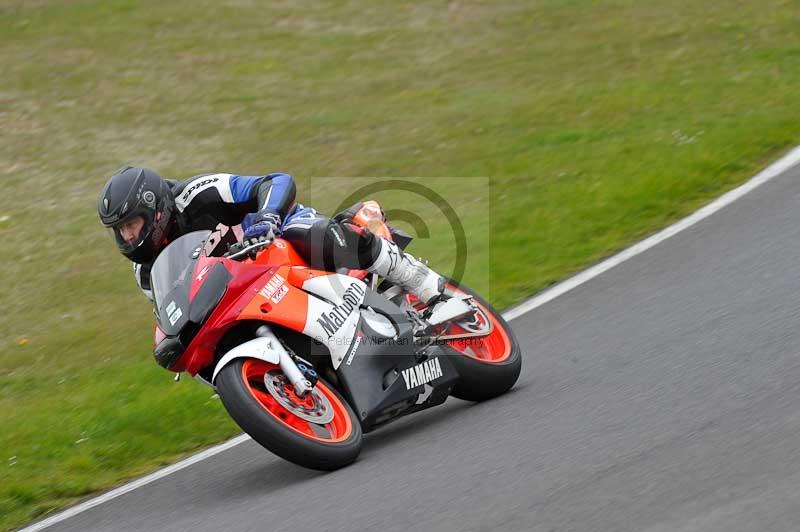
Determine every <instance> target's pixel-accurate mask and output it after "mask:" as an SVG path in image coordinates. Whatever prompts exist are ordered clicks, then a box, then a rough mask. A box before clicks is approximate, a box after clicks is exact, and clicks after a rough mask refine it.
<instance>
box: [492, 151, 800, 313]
mask: <svg viewBox="0 0 800 532" xmlns="http://www.w3.org/2000/svg"><path fill="white" fill-rule="evenodd" d="M798 162H800V146H797V147H796V148H794V149H793V150H792V151H790V152H789V153H787V154H786V155H784V156H783V157H781V158H780V159H778V161H776V162H775V163H773V164H771V165H769V166H768V167H767V168H765V169H764V170H762V171H761V172H759V173H758V174H757V175H756V176H755V177H753V178H752V179H750V180H749V181H748V182H746V183H745V184H743V185H741V186H739V187H737V188H735V189H733V190H731V191H730V192H727V193H725V194H723V195H722V196H720V197H719V198H717V199H716V200H714V201H712V202H711V203H709V204H708V205H706V206H705V207H703V208H702V209H700V210H697V211H695V212H694V213H692V214H690V215H689V216H687V217H686V218H684V219H682V220H679V221H678V222H676V223H674V224H673V225H670V226H669V227H667V228H666V229H663V230H661V231H659V232H658V233H656V234H654V235H652V236H650V237H648V238H646V239H644V240H642V241H641V242H639V243H638V244H634V245H633V246H631V247H629V248H627V249H625V250H624V251H621V252H619V253H617V254H616V255H614V256H612V257H609V258H607V259H606V260H604V261H603V262H600V263H599V264H595V265H594V266H592V267H591V268H589V269H587V270H584V271H582V272H581V273H579V274H577V275H575V276H574V277H570V278H569V279H567V280H566V281H563V282H561V283H558V284H557V285H555V286H553V287H552V288H548V289H547V290H545V291H544V292H542V293H541V294H539V295H537V296H534V297H532V298H531V299H528V300H527V301H525V302H523V303H521V304H519V305H518V306H516V307H513V308H511V309H509V310H507V311H506V312H504V313H503V317H504V318H505V319H506V321H511V320H513V319H514V318H518V317H520V316H522V315H523V314H526V313H528V312H530V311H531V310H533V309H535V308H536V307H540V306H542V305H544V304H545V303H547V302H548V301H552V300H554V299H555V298H557V297H558V296H560V295H563V294H565V293H567V292H569V291H570V290H572V289H573V288H576V287H578V286H580V285H582V284H583V283H585V282H587V281H589V280H590V279H594V278H595V277H597V276H598V275H600V274H601V273H604V272H606V271H608V270H610V269H611V268H613V267H614V266H617V265H618V264H621V263H623V262H625V261H626V260H628V259H630V258H632V257H635V256H636V255H639V254H640V253H644V252H645V251H647V250H648V249H650V248H652V247H653V246H655V245H657V244H660V243H661V242H663V241H665V240H666V239H668V238H669V237H671V236H675V235H677V234H678V233H680V232H681V231H683V230H685V229H688V228H689V227H691V226H693V225H694V224H696V223H697V222H699V221H701V220H704V219H705V218H708V217H709V216H711V215H712V214H714V213H715V212H717V211H719V210H720V209H722V208H724V207H726V206H728V205H730V204H731V203H733V202H734V201H736V200H737V199H739V198H741V197H742V196H744V195H745V194H747V193H748V192H751V191H752V190H754V189H756V188H757V187H759V186H761V185H763V184H764V183H766V182H767V181H769V180H770V179H772V178H773V177H776V176H778V175H780V174H782V173H783V172H785V171H786V170H788V169H790V168H791V167H793V166H794V165H796V164H797V163H798Z"/></svg>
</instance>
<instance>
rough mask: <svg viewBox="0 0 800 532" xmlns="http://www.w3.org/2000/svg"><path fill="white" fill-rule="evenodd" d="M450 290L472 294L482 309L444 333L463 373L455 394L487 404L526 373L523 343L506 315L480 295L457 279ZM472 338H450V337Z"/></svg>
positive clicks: (460, 372) (457, 367) (452, 360)
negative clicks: (521, 345) (523, 370)
mask: <svg viewBox="0 0 800 532" xmlns="http://www.w3.org/2000/svg"><path fill="white" fill-rule="evenodd" d="M446 290H447V291H449V292H453V293H456V294H468V295H471V296H472V297H473V298H474V301H475V303H476V304H477V306H478V312H476V314H475V317H474V319H471V320H464V321H457V322H453V323H450V324H448V325H447V329H446V330H445V331H440V334H442V338H443V339H445V342H446V345H447V347H449V348H450V349H449V351H450V352H451V353H453V354H454V355H455V356H453V357H451V359H450V360H451V362H452V363H453V365H454V366H455V367H456V369H457V370H458V373H459V376H460V377H459V380H458V384H456V386H455V387H453V390H452V392H451V395H452V396H453V397H457V398H459V399H464V400H466V401H485V400H487V399H491V398H493V397H497V396H498V395H501V394H504V393H505V392H507V391H508V390H509V389H511V387H512V386H514V383H516V382H517V379H518V378H519V374H520V371H521V370H522V352H521V350H520V346H519V341H518V340H517V338H516V336H515V335H514V331H513V330H511V326H509V325H508V323H507V322H506V320H504V319H503V316H502V315H501V314H500V313H499V312H497V310H495V309H494V307H492V305H490V304H489V303H488V302H487V301H485V300H484V299H483V298H482V297H480V296H479V295H478V294H476V293H475V292H473V291H472V290H470V289H469V288H467V287H466V286H464V285H462V284H459V283H457V282H456V281H453V280H448V281H447V289H446ZM465 334H466V335H470V336H469V337H467V338H454V339H447V338H448V337H449V336H460V335H461V336H463V335H465Z"/></svg>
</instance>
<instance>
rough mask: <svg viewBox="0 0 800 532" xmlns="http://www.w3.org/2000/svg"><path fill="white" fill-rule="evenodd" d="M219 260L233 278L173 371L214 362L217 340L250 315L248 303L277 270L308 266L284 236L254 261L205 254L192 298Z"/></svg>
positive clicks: (194, 369)
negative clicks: (246, 309) (246, 312)
mask: <svg viewBox="0 0 800 532" xmlns="http://www.w3.org/2000/svg"><path fill="white" fill-rule="evenodd" d="M218 262H222V263H223V265H224V266H225V268H226V269H227V270H228V272H229V273H230V274H231V276H232V279H231V280H230V282H229V283H228V288H227V290H226V292H225V295H224V296H223V298H222V300H221V301H220V302H219V304H218V305H217V307H216V308H215V309H214V311H213V312H212V313H211V316H209V318H208V320H207V321H206V323H205V324H204V325H203V327H202V329H201V330H200V331H199V332H198V333H197V334H196V335H195V337H194V339H193V340H192V341H191V343H190V344H189V345H188V346H187V348H186V350H185V351H184V353H183V355H182V356H181V358H180V359H179V360H178V361H177V362H176V363H175V365H174V366H173V367H172V368H170V369H172V370H173V371H186V372H188V373H190V374H191V375H196V374H197V373H198V372H200V371H202V370H203V369H204V368H206V367H208V366H209V365H211V364H213V362H214V354H215V350H216V347H217V344H218V343H219V341H220V340H221V339H222V338H223V337H224V336H225V334H226V333H227V332H228V331H229V330H230V329H231V328H232V327H234V326H235V325H236V324H237V323H238V321H239V320H240V319H250V318H251V317H249V316H242V312H243V311H244V309H245V307H247V305H248V303H250V302H251V301H252V300H253V299H254V298H256V297H257V295H258V292H259V290H261V288H262V287H263V286H264V285H265V284H266V283H267V282H268V281H269V279H270V278H271V277H272V276H273V274H274V273H275V271H277V269H278V268H279V267H286V266H297V267H301V268H304V267H305V266H306V264H305V262H304V261H303V259H302V258H300V256H299V255H298V254H297V252H296V251H295V250H294V249H293V248H292V247H291V245H289V244H288V242H286V241H284V240H282V239H276V240H275V242H274V243H273V244H272V245H271V246H270V247H269V248H267V249H266V250H264V251H263V252H261V253H259V255H258V257H257V258H256V260H254V261H253V260H244V261H241V262H236V261H232V260H228V259H224V258H219V257H203V258H201V259H199V260H198V261H197V265H196V266H195V271H194V273H193V275H194V278H193V279H192V287H191V290H190V295H189V298H190V301H192V300H194V297H195V295H196V294H197V292H198V291H199V289H200V287H201V286H202V284H203V282H204V281H205V280H206V278H207V277H208V274H209V272H210V271H211V269H212V268H213V267H214V266H215V265H216V263H218ZM259 319H262V320H265V321H268V320H266V319H265V318H264V317H262V316H259Z"/></svg>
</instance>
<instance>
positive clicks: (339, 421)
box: [242, 358, 353, 443]
mask: <svg viewBox="0 0 800 532" xmlns="http://www.w3.org/2000/svg"><path fill="white" fill-rule="evenodd" d="M275 371H280V368H279V367H278V366H277V365H276V364H270V363H269V362H264V361H263V360H257V359H252V358H249V359H247V360H245V362H244V365H243V366H242V378H243V380H244V383H245V386H246V387H247V390H248V391H249V392H250V395H251V396H252V397H253V398H254V399H255V400H256V401H257V402H258V404H259V405H260V406H261V407H262V408H263V409H264V410H265V411H266V412H267V413H268V414H269V415H271V416H272V417H273V418H275V419H276V420H277V421H279V422H280V423H282V424H283V425H285V426H286V427H287V428H289V429H291V430H293V431H294V432H296V433H298V434H300V435H301V436H303V437H305V438H309V439H311V440H316V441H320V442H323V443H338V442H342V441H345V440H346V439H347V438H349V437H350V435H351V434H352V432H353V424H352V422H351V421H350V416H349V414H348V412H347V407H346V406H345V405H344V403H343V402H342V400H341V399H339V397H338V396H337V395H336V394H335V393H334V392H333V390H331V389H330V388H329V387H328V386H327V385H325V383H323V382H322V381H319V382H317V384H316V386H315V387H314V389H315V390H316V393H318V394H320V395H321V396H323V397H324V398H325V399H327V402H328V403H329V404H330V407H331V408H332V410H333V419H331V420H330V422H328V423H324V424H317V423H313V422H311V421H307V420H305V419H303V418H301V417H299V416H298V415H297V413H296V412H295V411H294V410H293V409H291V408H287V407H286V406H284V405H283V404H281V403H280V402H279V401H278V400H277V399H276V398H275V397H273V395H272V394H271V393H270V392H269V391H268V390H267V388H266V385H265V384H264V377H265V375H267V373H269V372H275ZM284 391H285V395H284V399H286V398H288V399H290V400H291V402H292V403H294V405H295V406H296V407H297V410H298V411H307V410H310V409H314V408H315V407H317V406H320V405H319V403H320V399H319V398H318V397H315V395H313V392H312V394H309V395H307V396H305V397H298V396H297V395H296V394H295V392H294V388H293V387H292V386H291V385H289V384H287V386H286V387H285V390H284Z"/></svg>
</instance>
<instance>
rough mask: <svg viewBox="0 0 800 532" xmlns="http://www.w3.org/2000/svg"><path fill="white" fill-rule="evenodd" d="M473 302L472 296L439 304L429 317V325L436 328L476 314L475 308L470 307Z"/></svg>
mask: <svg viewBox="0 0 800 532" xmlns="http://www.w3.org/2000/svg"><path fill="white" fill-rule="evenodd" d="M471 300H472V296H468V297H463V298H459V297H454V298H451V299H448V300H447V301H445V302H443V303H437V304H436V305H435V306H434V307H433V312H431V314H430V316H428V319H427V322H428V324H430V325H431V326H433V327H435V326H436V325H441V324H442V323H446V322H448V321H452V320H457V319H459V318H464V317H466V316H469V315H471V314H474V313H475V307H473V306H472V305H470V301H471Z"/></svg>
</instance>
